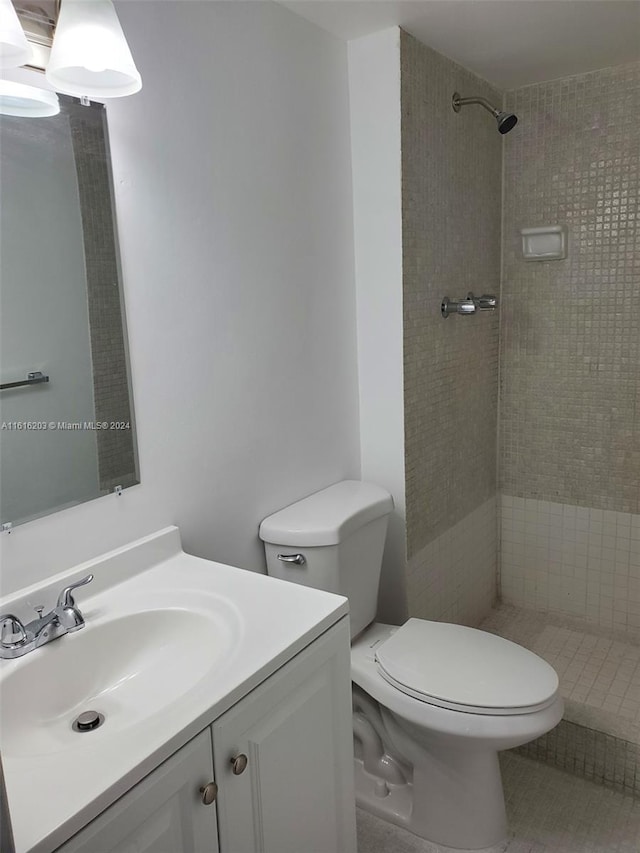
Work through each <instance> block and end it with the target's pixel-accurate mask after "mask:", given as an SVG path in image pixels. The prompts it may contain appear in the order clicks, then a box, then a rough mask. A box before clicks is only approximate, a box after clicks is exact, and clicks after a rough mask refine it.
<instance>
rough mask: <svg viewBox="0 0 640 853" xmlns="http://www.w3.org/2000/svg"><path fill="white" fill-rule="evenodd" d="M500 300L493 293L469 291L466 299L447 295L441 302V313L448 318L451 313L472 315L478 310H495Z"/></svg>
mask: <svg viewBox="0 0 640 853" xmlns="http://www.w3.org/2000/svg"><path fill="white" fill-rule="evenodd" d="M497 304H498V300H497V299H496V297H495V296H494V295H493V294H492V293H484V294H483V295H482V296H474V295H473V293H468V294H467V298H466V299H449V297H448V296H445V297H444V299H443V300H442V302H441V303H440V313H441V314H442V316H443V317H444V318H445V319H446V318H447V317H448V316H449V315H450V314H462V315H471V314H475V313H477V312H478V311H495V310H496V306H497Z"/></svg>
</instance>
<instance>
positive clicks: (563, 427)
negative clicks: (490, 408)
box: [499, 62, 640, 621]
mask: <svg viewBox="0 0 640 853" xmlns="http://www.w3.org/2000/svg"><path fill="white" fill-rule="evenodd" d="M505 105H506V108H507V109H509V110H513V111H515V112H516V113H517V114H518V115H519V119H520V121H519V124H518V126H517V128H516V129H515V130H514V131H513V132H512V133H510V134H509V135H508V136H506V137H505V147H504V153H505V159H504V236H503V240H504V258H503V262H504V273H503V285H502V300H501V301H502V327H501V354H500V371H501V388H500V394H501V405H500V451H499V452H500V479H501V487H502V491H504V492H505V493H506V494H508V495H512V496H516V497H519V498H526V499H530V498H531V499H537V500H542V501H551V502H554V503H557V504H566V505H567V506H568V507H571V508H572V510H571V511H572V512H573V513H575V512H576V507H581V508H588V509H587V512H588V511H589V510H594V511H596V510H606V511H613V512H616V513H636V514H637V513H639V512H640V441H639V440H638V439H639V437H640V298H639V296H640V229H639V228H638V203H639V197H640V118H639V117H640V63H637V62H636V63H632V64H629V65H623V66H618V67H616V68H608V69H604V70H601V71H596V72H591V73H588V74H582V75H578V76H575V77H569V78H565V79H562V80H555V81H552V82H549V83H541V84H536V85H532V86H526V87H523V88H520V89H517V90H515V91H512V92H509V93H507V95H506V98H505ZM540 225H567V226H568V229H569V252H568V257H567V258H566V259H565V260H562V261H546V262H535V263H531V262H527V261H524V260H523V259H522V256H521V252H520V235H519V229H520V228H522V227H526V226H540ZM616 547H617V545H616V543H615V542H612V544H611V548H612V549H613V550H615V548H616ZM527 559H528V560H530V559H533V554H529V555H528V557H527ZM605 564H606V565H607V568H605V567H604V566H605ZM602 565H603V569H602V571H603V573H604V574H603V577H602V578H601V580H600V581H598V583H601V585H603V586H606V583H607V582H608V581H607V578H608V576H609V574H610V570H611V565H612V563H608V562H607V561H605V562H603V563H602ZM578 568H583V567H576V569H578ZM506 569H507V571H506V572H505V573H504V577H503V580H504V581H505V582H506V583H507V593H508V595H513V593H512V592H511V591H510V589H509V587H508V584H509V576H510V571H509V563H508V562H507V564H506ZM541 571H546V572H547V573H549V569H548V568H547V569H546V570H541ZM521 580H522V581H523V582H524V579H522V578H521ZM556 581H557V582H554V583H555V588H554V591H553V592H550V587H549V583H550V581H546V582H545V585H544V591H540V590H539V591H538V593H537V594H538V595H541V596H542V598H543V599H544V598H545V596H547V595H548V594H551V596H552V597H553V595H555V594H557V595H558V596H559V597H560V599H562V601H563V602H564V604H563V606H569V607H571V608H573V607H582V608H584V607H588V609H589V611H590V612H592V613H594V614H595V611H596V610H597V611H598V614H599V615H598V620H601V619H605V620H609V621H611V620H614V621H615V618H616V617H614V616H613V615H612V613H613V611H611V608H609V611H610V615H608V616H605V615H603V612H602V610H601V608H600V605H596V604H594V603H593V601H590V602H589V604H587V603H586V600H585V589H586V588H585V586H584V584H585V583H586V579H585V578H579V579H578V578H576V585H575V593H570V590H569V587H570V586H571V584H569V585H568V586H567V583H568V581H567V578H566V576H565V574H564V573H560V574H559V575H558V576H557V577H556ZM594 582H595V581H594ZM527 583H528V584H529V585H530V584H531V583H532V580H531V579H530V580H528V581H527ZM520 586H521V584H520ZM578 589H579V590H580V591H578ZM572 596H575V599H576V600H574V601H569V599H570V598H571V597H572ZM578 598H580V599H581V600H582V602H583V603H582V604H580V605H579V604H578V601H577V599H578ZM605 599H611V600H612V601H613V600H615V595H613V593H612V594H606V595H605V594H604V593H603V601H604V600H605ZM547 603H548V604H549V603H552V602H551V601H547ZM605 609H606V608H605ZM614 610H615V608H614ZM634 619H635V615H634Z"/></svg>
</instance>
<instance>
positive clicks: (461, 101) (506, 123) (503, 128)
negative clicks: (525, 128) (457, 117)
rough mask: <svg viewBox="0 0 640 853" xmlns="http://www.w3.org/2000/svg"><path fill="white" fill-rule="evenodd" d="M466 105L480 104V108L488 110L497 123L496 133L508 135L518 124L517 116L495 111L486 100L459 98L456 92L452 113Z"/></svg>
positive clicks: (452, 103)
mask: <svg viewBox="0 0 640 853" xmlns="http://www.w3.org/2000/svg"><path fill="white" fill-rule="evenodd" d="M467 104H480V106H481V107H484V108H485V110H488V112H490V113H491V115H492V116H493V117H494V118H495V120H496V121H497V122H498V131H499V132H500V133H503V134H504V133H509V131H510V130H513V128H514V127H515V126H516V124H517V123H518V116H517V115H515V113H504V112H502V110H499V109H497V108H496V107H494V106H493V104H491V103H489V101H487V100H486V98H479V97H477V98H461V97H460V95H459V94H458V93H457V92H454V93H453V98H452V99H451V106H452V107H453V110H454V112H456V113H459V112H460V110H461V109H462V107H464V106H466V105H467Z"/></svg>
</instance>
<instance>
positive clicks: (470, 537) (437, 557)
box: [407, 498, 497, 626]
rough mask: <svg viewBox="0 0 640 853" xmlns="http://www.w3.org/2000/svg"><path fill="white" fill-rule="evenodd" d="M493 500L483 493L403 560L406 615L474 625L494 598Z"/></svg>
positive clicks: (494, 530) (494, 519) (494, 524)
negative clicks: (474, 505) (471, 507)
mask: <svg viewBox="0 0 640 853" xmlns="http://www.w3.org/2000/svg"><path fill="white" fill-rule="evenodd" d="M496 538H497V521H496V500H495V498H489V500H487V501H485V502H484V503H483V504H481V505H480V506H479V507H477V508H476V509H475V510H473V512H471V513H469V515H467V516H466V517H465V518H463V519H461V520H460V521H459V522H458V523H457V524H454V525H453V527H450V528H449V529H448V530H446V531H445V532H444V533H442V534H441V535H440V536H438V537H437V538H436V539H433V540H432V541H431V542H430V543H429V544H428V545H426V546H425V547H424V548H422V549H421V550H420V551H419V552H418V553H417V554H414V556H413V557H412V559H411V560H410V561H409V567H408V575H407V594H408V599H409V611H410V615H411V616H416V617H418V618H421V619H436V620H442V621H444V622H457V623H458V624H463V625H471V626H475V625H478V624H479V623H480V622H481V621H482V620H483V619H484V618H485V616H486V615H487V613H489V611H490V610H491V607H492V605H493V604H494V603H495V601H496V596H497V590H496Z"/></svg>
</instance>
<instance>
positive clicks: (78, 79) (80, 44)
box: [46, 0, 142, 98]
mask: <svg viewBox="0 0 640 853" xmlns="http://www.w3.org/2000/svg"><path fill="white" fill-rule="evenodd" d="M46 77H47V80H48V81H49V82H50V83H51V85H52V86H53V87H54V88H55V89H57V90H58V91H59V92H65V93H66V94H67V95H76V96H78V97H82V96H83V95H86V96H88V97H94V98H120V97H122V96H124V95H133V93H134V92H138V91H139V90H140V89H141V88H142V78H141V77H140V74H139V73H138V69H137V68H136V66H135V64H134V62H133V57H132V56H131V51H130V50H129V45H128V44H127V40H126V39H125V37H124V33H123V32H122V27H121V26H120V21H119V20H118V16H117V15H116V10H115V9H114V8H113V3H112V2H111V0H62V5H61V7H60V15H59V17H58V23H57V25H56V31H55V35H54V37H53V46H52V48H51V56H50V58H49V62H48V64H47V71H46Z"/></svg>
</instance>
